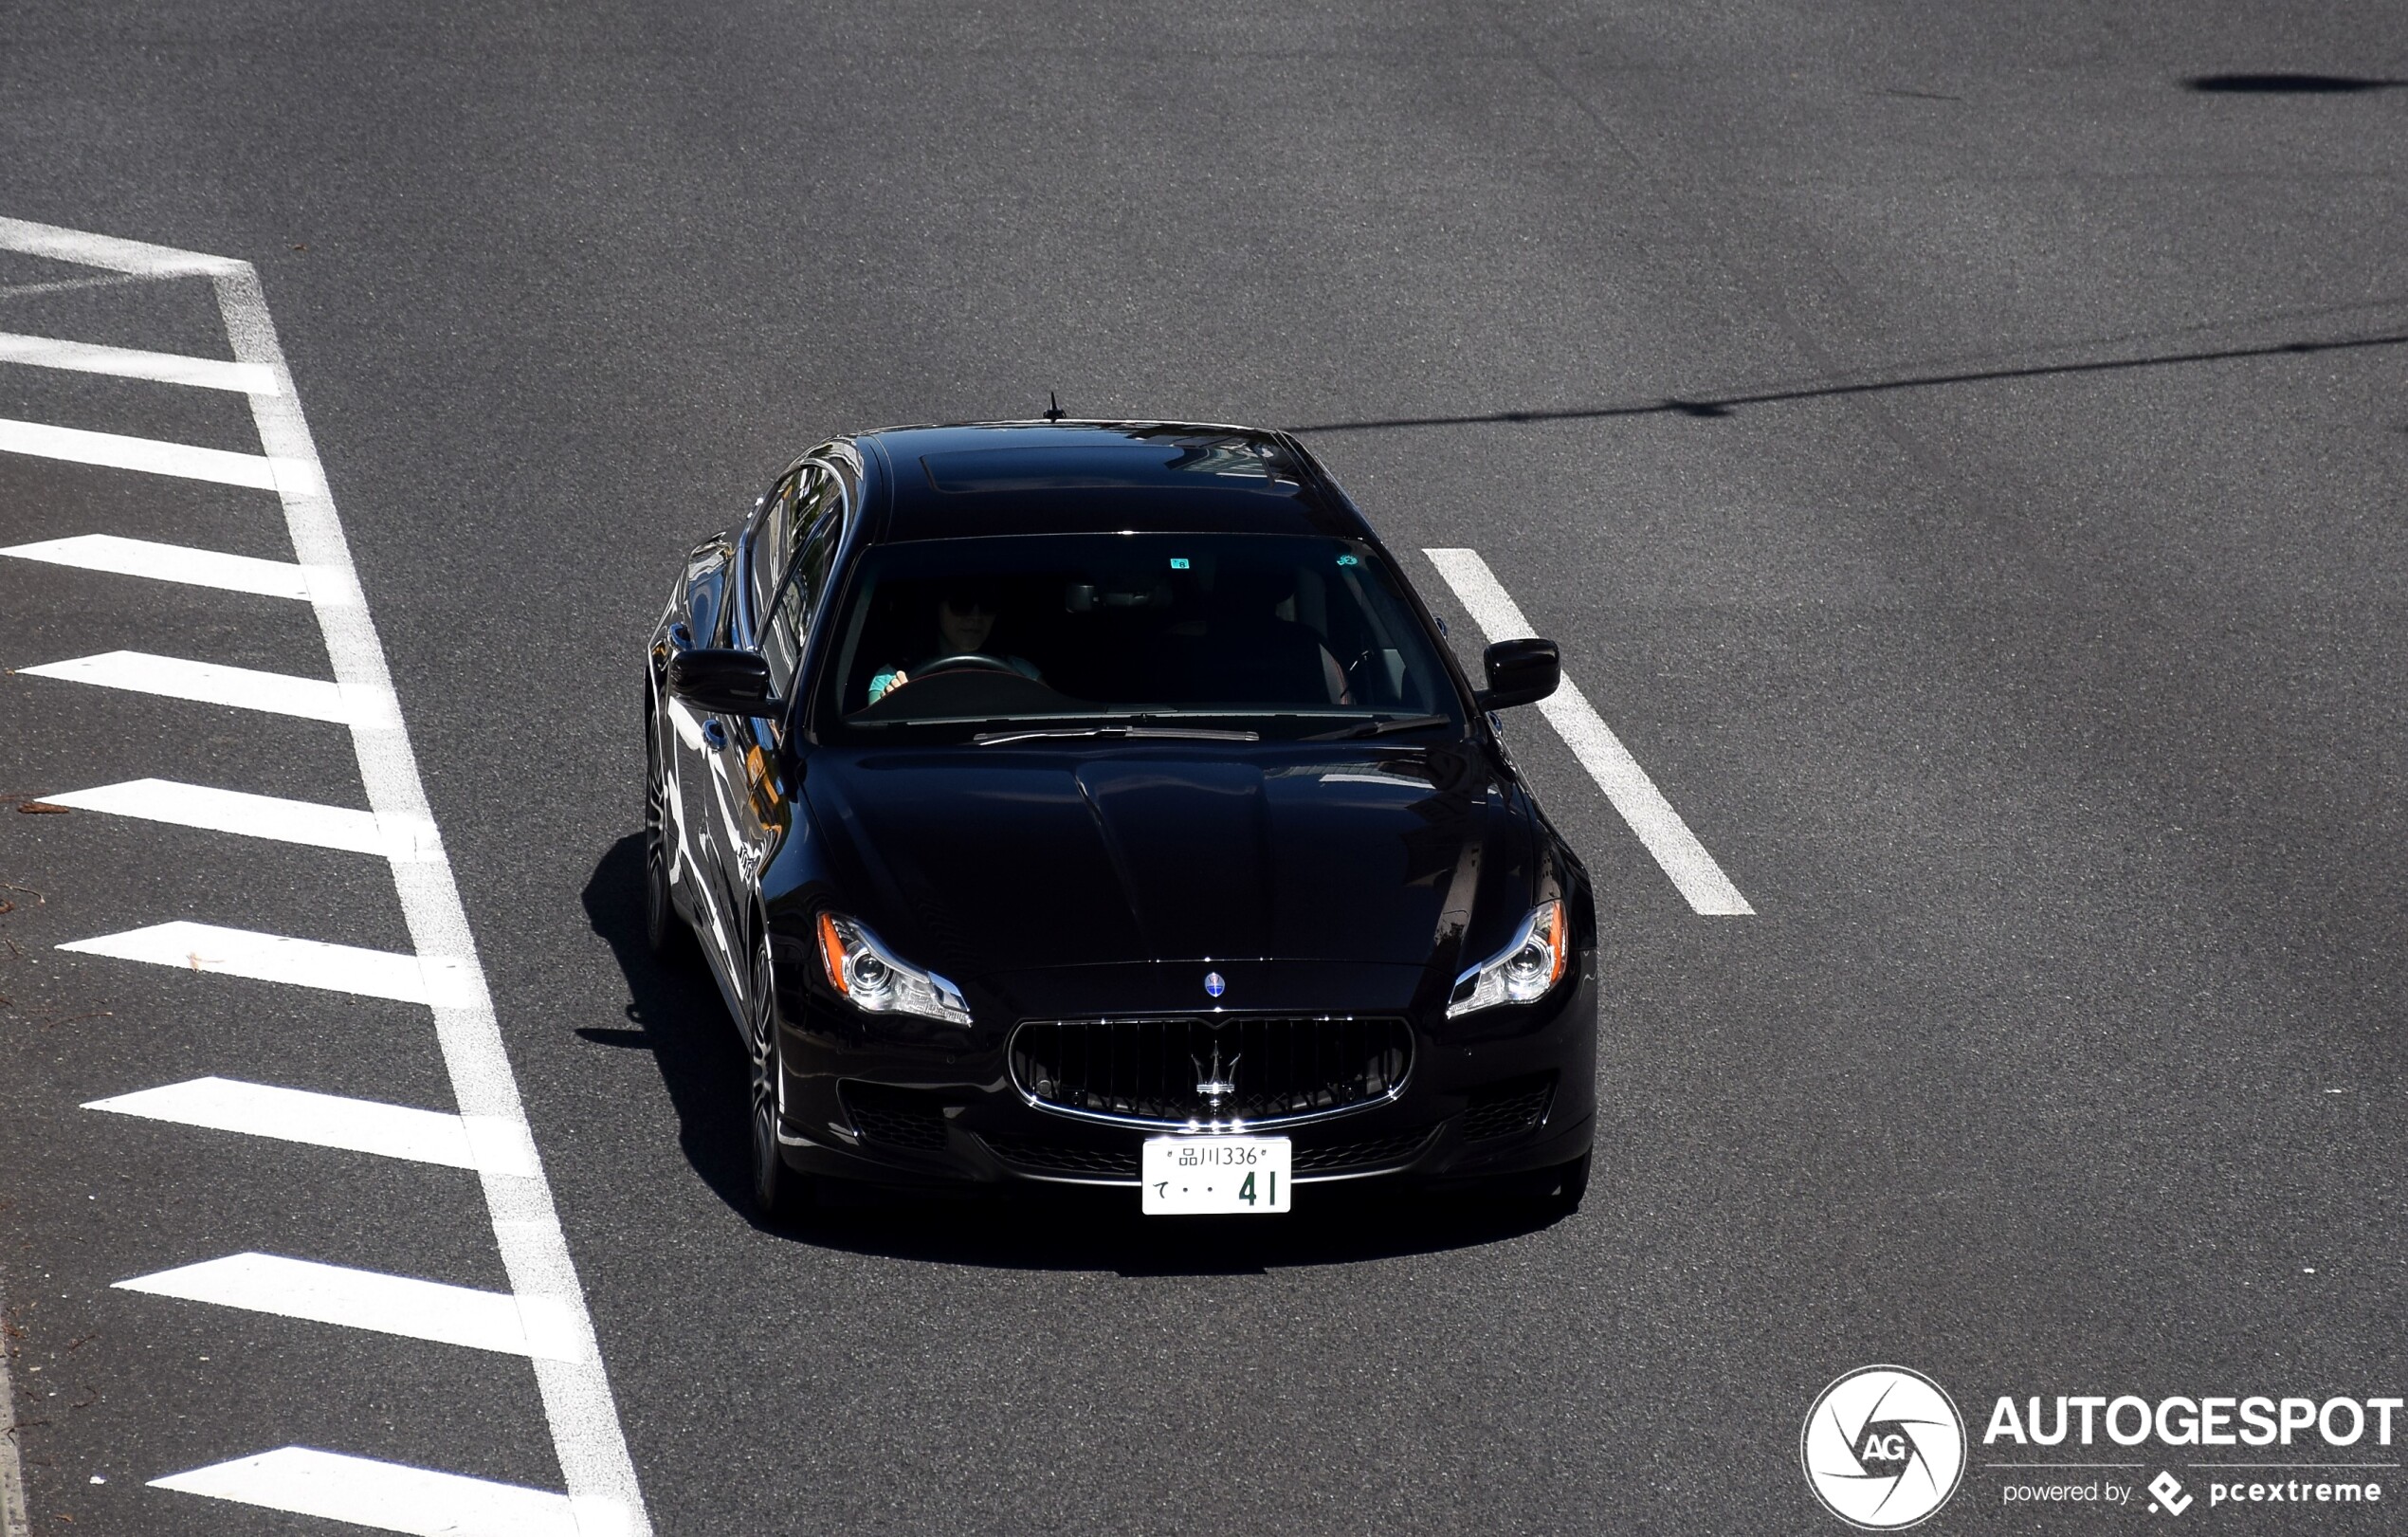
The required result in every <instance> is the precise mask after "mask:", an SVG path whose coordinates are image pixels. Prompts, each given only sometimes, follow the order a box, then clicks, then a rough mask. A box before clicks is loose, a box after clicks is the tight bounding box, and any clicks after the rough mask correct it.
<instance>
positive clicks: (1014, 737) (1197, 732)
mask: <svg viewBox="0 0 2408 1537" xmlns="http://www.w3.org/2000/svg"><path fill="white" fill-rule="evenodd" d="M1069 737H1108V738H1111V739H1113V740H1114V741H1122V740H1137V741H1143V740H1149V739H1152V740H1159V739H1162V738H1166V737H1167V738H1177V739H1181V740H1185V741H1262V740H1263V734H1262V733H1261V732H1259V731H1218V730H1214V729H1213V728H1212V727H1210V726H1184V725H1073V726H1036V727H1031V729H1029V730H1026V731H981V732H979V733H978V734H977V735H976V736H975V737H972V738H971V739H970V740H971V741H974V742H976V743H977V744H978V745H979V746H981V747H993V746H996V745H998V744H1000V743H1003V742H1008V741H1044V740H1049V739H1060V738H1069Z"/></svg>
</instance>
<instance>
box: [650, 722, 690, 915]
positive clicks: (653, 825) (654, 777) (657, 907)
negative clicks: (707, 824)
mask: <svg viewBox="0 0 2408 1537" xmlns="http://www.w3.org/2000/svg"><path fill="white" fill-rule="evenodd" d="M644 736H645V742H644V944H645V947H646V948H647V949H648V950H650V951H651V952H652V955H653V958H654V959H655V960H660V961H682V960H684V959H685V945H686V942H687V939H688V935H687V934H686V932H685V921H684V919H682V918H680V917H679V916H678V915H677V902H676V899H675V898H674V897H672V896H670V895H669V861H670V860H671V859H673V858H675V857H676V854H675V852H674V851H672V850H671V849H670V848H669V830H668V818H669V801H668V796H669V792H668V779H667V776H666V775H664V774H663V773H662V772H661V755H660V743H659V741H658V740H657V739H656V738H655V737H654V735H653V733H652V731H651V730H650V723H646V730H645V733H644Z"/></svg>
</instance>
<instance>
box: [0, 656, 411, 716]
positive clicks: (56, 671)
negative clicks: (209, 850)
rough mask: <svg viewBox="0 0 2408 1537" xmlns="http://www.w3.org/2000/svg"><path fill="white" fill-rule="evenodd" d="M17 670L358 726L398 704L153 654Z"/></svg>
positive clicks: (363, 689) (342, 688)
mask: <svg viewBox="0 0 2408 1537" xmlns="http://www.w3.org/2000/svg"><path fill="white" fill-rule="evenodd" d="M17 671H18V672H20V673H23V674H27V675H28V676H31V677H36V678H62V679H64V680H66V681H67V682H69V683H88V684H93V685H95V686H99V687H102V688H124V689H128V690H131V691H132V692H135V693H137V694H164V695H166V696H167V697H168V698H170V699H190V700H196V701H198V702H199V703H201V704H230V705H232V706H233V707H235V708H236V709H244V710H265V711H267V712H268V713H270V714H273V715H298V716H300V717H301V719H303V720H305V721H333V722H337V723H341V724H346V725H349V724H355V723H358V722H359V721H361V720H362V719H366V720H370V721H374V720H377V719H388V720H389V719H391V718H392V713H393V708H394V706H393V700H392V694H391V693H390V692H387V693H385V694H383V695H382V696H381V697H380V696H378V695H376V694H375V693H374V690H373V689H371V688H370V687H369V686H365V685H349V686H347V685H344V684H340V683H328V682H326V681H325V680H324V679H322V678H296V677H294V676H292V675H291V674H289V673H283V672H260V671H256V670H254V669H253V668H229V667H227V666H224V665H223V664H221V663H216V662H193V661H190V660H187V659H186V658H184V657H180V656H154V655H152V654H151V653H150V652H148V651H102V652H100V653H99V654H97V655H94V656H71V657H69V658H67V659H66V660H65V661H64V662H45V663H42V664H41V665H39V666H37V667H29V668H17Z"/></svg>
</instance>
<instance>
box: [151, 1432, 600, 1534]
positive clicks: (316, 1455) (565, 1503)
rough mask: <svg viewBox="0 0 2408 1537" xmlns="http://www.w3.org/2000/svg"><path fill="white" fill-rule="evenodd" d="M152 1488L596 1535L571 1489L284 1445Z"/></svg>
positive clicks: (305, 1509)
mask: <svg viewBox="0 0 2408 1537" xmlns="http://www.w3.org/2000/svg"><path fill="white" fill-rule="evenodd" d="M151 1487H152V1488H153V1489H169V1490H173V1491H176V1492H178V1493H181V1494H198V1495H201V1496H203V1497H204V1498H207V1499H212V1500H230V1501H235V1502H238V1503H240V1504H243V1505H256V1506H260V1507H262V1508H264V1509H266V1510H289V1511H291V1512H292V1513H293V1514H295V1515H314V1516H319V1517H321V1518H323V1519H325V1520H328V1521H343V1522H348V1523H350V1524H351V1525H353V1526H355V1527H366V1528H371V1529H373V1530H375V1531H398V1532H406V1533H409V1534H410V1537H600V1534H601V1533H603V1532H606V1531H611V1530H613V1529H623V1528H606V1527H600V1526H596V1525H593V1524H592V1523H590V1522H580V1521H579V1520H578V1519H577V1517H578V1514H579V1512H578V1511H576V1510H573V1509H572V1508H571V1505H570V1501H569V1498H568V1496H566V1495H564V1494H555V1493H553V1492H551V1491H548V1490H541V1489H528V1488H526V1487H525V1486H524V1485H521V1484H497V1483H494V1482H491V1481H490V1480H487V1479H483V1478H467V1477H464V1476H462V1475H461V1474H459V1473H436V1472H434V1471H433V1470H431V1469H428V1468H411V1467H406V1466H404V1465H403V1464H401V1463H398V1462H378V1461H375V1460H374V1459H372V1458H369V1457H355V1456H346V1455H342V1454H341V1453H338V1452H320V1451H318V1450H317V1449H316V1448H314V1447H307V1446H286V1447H280V1448H279V1449H277V1450H276V1451H273V1452H262V1453H260V1454H259V1455H256V1456H247V1457H237V1458H235V1459H234V1460H233V1461H231V1462H218V1463H212V1464H211V1465H210V1466H209V1467H206V1468H195V1469H193V1470H192V1472H190V1473H173V1474H170V1475H169V1476H168V1477H165V1478H154V1479H152V1480H151Z"/></svg>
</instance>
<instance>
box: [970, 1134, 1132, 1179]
mask: <svg viewBox="0 0 2408 1537" xmlns="http://www.w3.org/2000/svg"><path fill="white" fill-rule="evenodd" d="M985 1142H986V1144H987V1145H988V1146H989V1147H992V1148H994V1155H995V1157H997V1158H999V1159H1001V1160H1003V1161H1004V1162H1006V1163H1011V1164H1014V1165H1016V1166H1017V1167H1020V1168H1024V1169H1035V1170H1037V1171H1039V1172H1041V1173H1045V1174H1096V1175H1103V1176H1105V1177H1108V1178H1111V1179H1116V1180H1135V1179H1136V1178H1137V1177H1138V1171H1139V1168H1140V1155H1139V1153H1138V1150H1137V1148H1136V1146H1135V1145H1131V1146H1127V1147H1071V1146H1067V1145H1066V1144H1062V1143H1049V1142H1035V1141H1032V1140H1031V1139H1030V1138H1027V1137H988V1138H986V1139H985Z"/></svg>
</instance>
